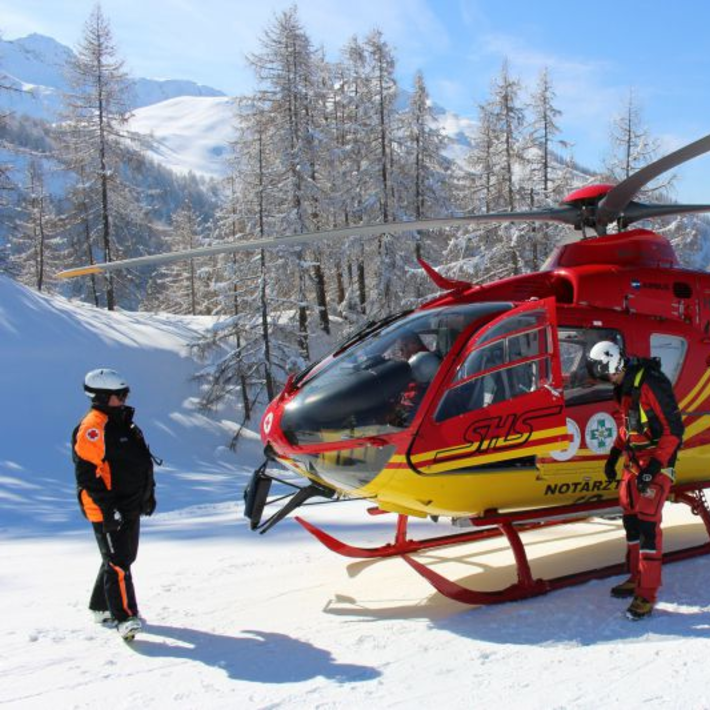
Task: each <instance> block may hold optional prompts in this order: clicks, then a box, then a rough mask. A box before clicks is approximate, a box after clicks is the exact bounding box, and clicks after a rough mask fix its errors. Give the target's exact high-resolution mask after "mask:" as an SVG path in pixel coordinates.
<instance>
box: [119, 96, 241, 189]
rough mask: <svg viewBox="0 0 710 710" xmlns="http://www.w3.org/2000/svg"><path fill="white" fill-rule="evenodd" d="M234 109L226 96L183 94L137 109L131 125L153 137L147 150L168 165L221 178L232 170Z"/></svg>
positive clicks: (203, 175) (182, 171) (183, 171)
mask: <svg viewBox="0 0 710 710" xmlns="http://www.w3.org/2000/svg"><path fill="white" fill-rule="evenodd" d="M234 111H235V109H234V100H233V99H230V98H228V97H226V96H200V97H194V96H190V97H188V96H180V97H178V98H174V99H170V100H168V101H161V102H160V103H156V104H152V105H150V106H145V107H144V108H139V109H136V110H135V111H134V113H133V115H132V117H131V119H130V121H129V123H128V127H129V128H130V130H131V131H135V132H136V133H139V134H142V135H147V136H148V137H149V138H150V139H151V145H150V147H149V148H148V149H147V151H146V152H147V154H148V155H151V156H152V157H153V158H154V159H155V160H156V162H158V163H160V164H161V165H163V166H164V167H166V168H169V169H170V170H174V171H175V172H177V173H181V174H187V173H189V172H192V173H194V174H195V175H196V176H198V177H208V178H221V177H224V176H225V175H226V174H227V172H228V164H227V157H228V155H227V152H228V145H229V142H230V141H231V140H233V139H234V120H235V119H234Z"/></svg>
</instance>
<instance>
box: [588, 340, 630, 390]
mask: <svg viewBox="0 0 710 710" xmlns="http://www.w3.org/2000/svg"><path fill="white" fill-rule="evenodd" d="M624 365H625V361H624V354H623V353H622V352H621V348H620V347H619V346H618V345H617V344H616V343H612V342H611V341H610V340H602V341H600V342H598V343H597V344H596V345H595V346H594V347H593V348H592V349H591V350H590V351H589V355H587V370H588V371H589V374H590V375H591V376H592V377H593V378H594V379H595V380H608V379H609V376H610V375H616V374H617V373H619V372H621V371H622V370H623V369H624Z"/></svg>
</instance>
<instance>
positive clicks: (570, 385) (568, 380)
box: [557, 326, 624, 407]
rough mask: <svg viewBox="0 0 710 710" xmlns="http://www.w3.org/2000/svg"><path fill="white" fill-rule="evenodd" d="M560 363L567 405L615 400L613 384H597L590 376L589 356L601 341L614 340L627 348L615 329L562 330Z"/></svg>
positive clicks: (558, 331)
mask: <svg viewBox="0 0 710 710" xmlns="http://www.w3.org/2000/svg"><path fill="white" fill-rule="evenodd" d="M557 337H558V339H559V344H560V363H561V365H562V383H563V388H564V396H565V405H566V406H568V407H569V406H574V405H577V404H589V403H590V402H603V401H605V400H609V399H612V397H613V396H614V386H613V385H612V384H611V382H602V381H600V380H593V379H592V378H591V377H590V376H589V373H588V372H587V355H588V354H589V351H590V350H591V349H592V347H593V346H594V345H595V344H596V343H598V342H599V341H600V340H610V341H612V342H614V343H617V345H619V346H621V347H622V348H623V345H624V342H623V338H622V337H621V333H619V331H618V330H612V329H611V328H575V327H568V326H560V327H559V328H558V330H557Z"/></svg>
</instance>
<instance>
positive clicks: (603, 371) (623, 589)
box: [587, 341, 684, 620]
mask: <svg viewBox="0 0 710 710" xmlns="http://www.w3.org/2000/svg"><path fill="white" fill-rule="evenodd" d="M587 366H588V369H589V373H590V375H591V376H592V377H594V378H596V379H603V380H608V381H610V382H612V383H613V384H614V396H615V398H616V401H617V403H618V404H619V406H620V409H621V414H622V417H623V424H622V426H621V427H620V428H619V432H618V434H617V437H616V440H615V442H614V445H613V446H612V449H611V451H610V452H609V456H608V458H607V461H606V464H605V467H604V473H605V475H606V478H607V480H609V481H613V480H616V476H617V473H616V466H617V463H618V462H619V459H620V458H621V457H622V455H623V457H624V466H623V473H622V478H621V484H620V486H619V502H620V504H621V508H622V511H623V521H624V529H625V531H626V542H627V563H628V567H629V572H630V577H629V578H628V579H627V580H625V581H624V582H622V583H621V584H617V585H616V586H615V587H613V588H612V589H611V595H612V596H613V597H617V598H628V597H633V600H632V602H631V605H630V606H629V608H628V609H627V611H626V613H627V616H628V617H629V618H631V619H634V620H636V619H642V618H644V617H646V616H648V615H649V614H651V612H652V611H653V607H654V605H655V603H656V598H657V595H658V589H659V587H660V586H661V563H662V552H663V533H662V530H661V520H662V513H663V505H664V503H665V502H666V499H667V498H668V494H669V492H670V489H671V486H672V484H673V482H674V480H675V471H674V468H673V467H674V466H675V462H676V458H677V455H678V450H679V449H680V446H681V444H682V442H683V433H684V427H683V422H682V419H681V415H680V411H679V409H678V402H677V401H676V398H675V395H674V393H673V385H672V384H671V383H670V381H669V380H668V378H667V377H666V376H665V375H664V374H663V372H662V371H661V367H660V361H659V360H658V358H651V359H643V358H629V357H625V356H624V353H623V352H622V351H621V349H620V348H619V346H618V345H616V343H612V342H610V341H602V342H599V343H597V344H596V345H595V346H594V347H593V348H592V349H591V351H590V352H589V356H588V359H587Z"/></svg>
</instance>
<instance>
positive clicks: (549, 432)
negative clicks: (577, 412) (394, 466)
mask: <svg viewBox="0 0 710 710" xmlns="http://www.w3.org/2000/svg"><path fill="white" fill-rule="evenodd" d="M567 433H568V432H567V426H561V427H555V428H554V429H544V430H542V431H538V432H535V433H533V434H532V435H531V436H530V438H529V439H528V440H527V441H526V442H525V445H524V446H520V447H518V451H525V452H527V451H528V449H529V448H531V447H528V446H527V445H528V444H529V443H530V442H531V441H539V440H540V439H551V438H554V437H558V436H564V435H565V434H567ZM492 441H497V439H486V440H485V441H483V442H482V443H481V444H480V445H479V446H478V447H477V448H478V449H479V450H483V451H485V450H487V449H488V447H489V446H490V444H491V442H492ZM553 444H554V445H553ZM558 444H559V441H554V442H550V443H549V444H547V445H546V446H548V451H554V450H555V448H556V447H557V445H558ZM471 446H472V444H469V445H463V446H457V447H452V448H448V449H433V450H431V451H427V452H425V453H423V454H416V455H414V456H411V457H410V458H411V461H412V463H414V464H419V463H421V462H423V461H428V460H435V459H436V457H437V456H441V455H442V454H447V453H450V454H451V455H452V456H454V455H455V453H456V451H460V452H462V453H463V452H465V450H466V449H467V448H470V447H471ZM509 452H510V447H509V448H506V449H505V451H504V452H501V451H499V452H497V453H493V454H490V455H489V456H486V457H485V458H486V459H488V458H490V456H493V458H492V459H490V460H492V461H496V460H498V459H501V458H506V454H508V453H509ZM507 458H510V457H509V456H507ZM402 459H403V460H405V461H406V458H404V457H402Z"/></svg>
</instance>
